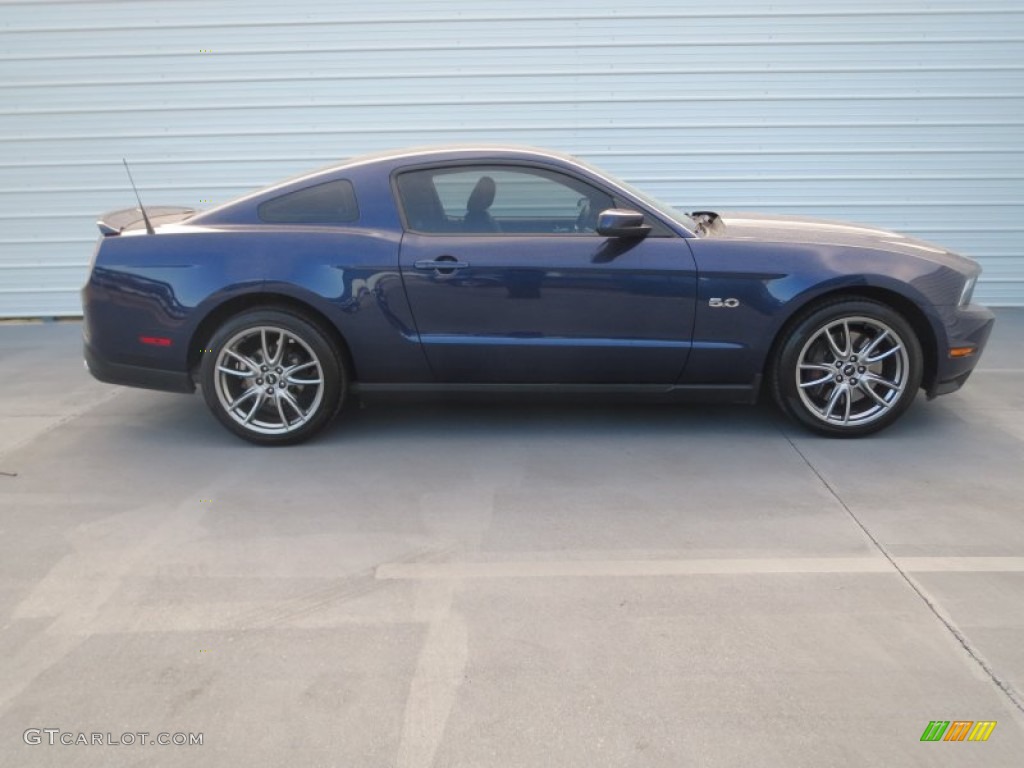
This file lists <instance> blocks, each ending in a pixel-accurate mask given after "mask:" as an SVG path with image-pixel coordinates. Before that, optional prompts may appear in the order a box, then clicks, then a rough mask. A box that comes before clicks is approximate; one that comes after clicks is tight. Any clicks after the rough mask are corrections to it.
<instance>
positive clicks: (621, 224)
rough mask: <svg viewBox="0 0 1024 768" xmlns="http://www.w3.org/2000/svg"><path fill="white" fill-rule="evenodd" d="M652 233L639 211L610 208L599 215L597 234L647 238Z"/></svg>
mask: <svg viewBox="0 0 1024 768" xmlns="http://www.w3.org/2000/svg"><path fill="white" fill-rule="evenodd" d="M650 231H651V228H650V226H647V225H645V224H644V215H643V214H642V213H639V212H637V211H627V210H624V209H622V208H608V209H607V210H604V211H601V212H600V213H599V214H598V215H597V234H599V235H604V236H605V237H646V236H647V234H648V233H649V232H650Z"/></svg>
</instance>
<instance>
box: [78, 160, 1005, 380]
mask: <svg viewBox="0 0 1024 768" xmlns="http://www.w3.org/2000/svg"><path fill="white" fill-rule="evenodd" d="M425 161H429V162H431V163H434V164H438V163H442V164H457V163H462V162H469V161H477V162H480V161H487V162H502V163H512V164H515V163H524V164H529V165H532V166H535V167H546V168H553V169H557V170H559V171H561V172H563V173H568V174H572V175H576V176H578V177H580V178H581V179H584V180H586V181H587V182H588V183H590V184H593V185H595V186H599V187H601V188H603V189H605V190H607V191H609V192H610V193H611V194H613V195H614V197H615V198H616V200H617V204H619V202H618V201H623V202H624V203H625V204H626V205H628V207H631V208H634V209H637V210H643V211H645V214H646V216H647V217H648V219H649V220H653V221H655V222H658V223H660V225H661V227H660V228H661V231H663V232H664V233H665V234H668V235H670V236H666V237H649V238H647V239H645V240H638V241H628V240H616V239H611V238H601V237H598V236H596V235H592V236H588V235H575V236H574V235H570V236H565V235H556V236H550V237H548V236H513V235H509V236H452V237H445V236H441V237H438V236H428V235H419V234H414V233H409V232H405V231H404V228H403V223H402V217H401V214H400V211H399V209H398V207H397V205H396V200H395V194H394V188H393V176H394V174H395V173H396V172H398V171H400V170H402V169H405V168H407V167H421V166H422V164H423V163H424V162H425ZM333 178H346V179H349V180H351V181H352V183H353V185H354V186H355V190H356V194H357V197H358V200H359V209H360V220H359V222H357V223H356V224H352V225H346V226H304V225H268V224H264V223H261V222H259V220H258V217H257V214H256V209H257V207H258V205H259V203H261V202H263V201H264V200H267V199H271V198H273V197H276V196H277V195H280V194H283V193H285V192H288V191H291V190H294V189H299V188H302V187H304V186H307V185H309V184H311V183H320V182H323V181H327V180H330V179H333ZM184 215H185V214H182V216H184ZM171 218H173V217H171ZM723 221H724V222H725V223H724V227H723V226H716V227H714V228H713V230H712V231H708V232H705V233H703V234H698V233H696V232H692V231H690V230H688V229H687V228H686V227H684V226H682V225H681V224H680V223H679V222H677V221H675V220H673V219H671V218H668V217H666V216H664V215H661V213H660V212H659V211H657V210H654V209H652V208H650V207H649V206H647V205H646V204H645V202H643V201H641V200H640V199H639V198H636V197H635V196H633V195H632V194H631V193H630V192H629V191H628V190H625V189H623V188H621V187H618V186H616V185H615V184H614V182H612V181H610V180H607V179H604V178H603V177H600V176H598V175H596V174H595V173H594V172H593V171H592V170H590V169H589V168H586V167H581V166H578V165H576V164H575V163H574V162H572V160H571V159H569V158H563V157H560V156H555V155H548V154H543V153H542V154H537V153H532V152H528V151H524V150H494V149H479V150H440V151H434V152H431V153H422V152H419V153H403V154H397V155H384V156H380V157H377V158H370V159H361V160H358V161H355V162H354V163H352V164H348V165H343V166H339V167H338V168H334V169H328V170H326V171H322V172H319V173H317V174H314V175H311V176H306V177H302V178H299V179H296V180H294V181H290V182H286V183H284V184H280V185H277V186H275V187H272V188H269V189H267V190H262V191H260V192H258V193H255V194H253V195H250V196H248V197H245V198H242V199H240V200H238V201H234V202H232V203H228V204H226V205H224V206H220V207H219V208H215V209H213V210H211V211H207V212H205V213H201V214H198V215H195V216H192V217H191V218H188V219H183V220H182V221H179V222H177V223H169V224H165V225H164V226H161V227H159V228H158V233H157V234H156V235H155V236H147V235H144V234H141V233H140V232H138V231H137V230H136V231H127V232H125V233H123V234H121V235H119V236H108V237H104V238H102V239H101V241H100V243H99V245H98V247H97V252H96V255H95V257H94V267H93V269H92V270H91V274H90V276H89V280H88V282H87V284H86V285H85V287H84V288H83V290H82V298H83V308H84V314H85V328H84V333H85V338H86V346H87V359H88V360H89V361H90V368H91V369H92V370H93V371H94V373H96V375H97V376H98V377H99V378H103V379H104V380H108V381H115V382H117V383H124V384H129V385H136V386H156V387H158V388H165V389H174V390H182V389H189V388H191V382H190V380H189V378H188V377H189V373H190V368H191V367H192V366H193V365H194V364H195V361H196V359H197V358H196V354H195V353H196V350H197V349H198V348H199V347H200V346H202V345H203V343H204V342H205V341H206V339H205V338H202V334H199V333H198V331H199V329H201V328H205V327H206V325H208V323H205V324H204V320H206V319H207V318H210V317H215V315H212V314H211V313H215V312H217V311H218V310H219V308H221V307H223V306H224V305H225V303H226V302H229V301H237V300H241V299H244V298H245V297H246V296H252V297H257V296H258V297H260V300H261V301H262V300H264V298H265V297H267V296H279V297H282V298H284V299H287V300H288V301H290V302H292V303H294V304H301V305H304V306H308V307H311V308H313V309H315V310H316V312H317V313H319V315H321V316H322V317H323V318H325V319H326V321H327V322H328V323H330V324H331V325H332V326H333V327H334V328H335V329H336V331H337V333H338V334H340V336H341V337H342V338H343V339H344V342H345V344H346V345H347V346H348V350H349V352H350V354H351V359H352V362H353V363H354V367H355V375H356V378H357V380H358V381H359V382H360V383H361V384H366V385H374V384H377V385H388V384H400V383H414V384H423V385H428V384H437V383H438V382H440V383H446V382H451V383H460V384H474V383H475V384H481V385H486V384H524V385H537V384H544V383H551V384H555V383H558V384H569V385H572V384H580V385H583V384H586V385H590V384H608V385H636V384H647V385H651V384H653V385H662V386H663V387H668V386H670V385H672V384H673V383H675V384H678V385H682V386H683V387H688V388H693V387H696V388H697V389H700V388H701V387H705V386H706V387H715V386H725V387H728V388H730V389H735V388H738V391H740V392H742V391H743V390H744V388H746V389H747V390H748V391H749V392H756V388H757V386H758V383H759V381H760V376H761V374H762V372H763V370H764V367H765V363H766V359H767V357H768V355H769V353H770V351H771V349H772V345H773V343H774V342H775V339H776V338H777V336H778V334H779V333H780V331H781V330H782V329H783V328H784V326H785V324H786V323H787V322H788V321H789V320H790V319H791V318H792V317H793V316H794V314H795V313H797V312H799V310H800V309H801V308H802V307H805V306H807V305H808V303H809V302H812V301H814V300H815V299H818V298H820V297H823V296H826V295H829V294H833V293H837V292H843V291H852V292H871V291H885V292H888V293H889V294H891V295H895V296H899V297H901V298H902V300H903V301H905V302H908V303H909V304H908V306H909V305H913V306H914V307H916V308H917V311H918V312H919V313H920V317H921V318H923V319H924V322H926V323H927V327H928V328H929V329H930V331H931V335H932V336H933V343H932V348H931V349H930V350H929V351H930V354H931V356H932V358H933V359H934V361H935V366H934V368H935V370H934V371H933V375H932V376H931V379H930V380H927V381H926V382H925V388H926V389H927V390H928V391H929V393H930V394H936V393H941V392H943V391H949V390H950V388H955V386H958V385H959V383H962V381H963V380H964V379H965V378H966V374H968V373H969V372H970V370H971V369H972V368H973V366H974V364H975V363H976V362H977V358H978V355H974V356H971V357H968V358H957V359H951V358H950V357H949V356H948V354H947V350H948V348H949V347H950V346H951V345H960V344H973V345H975V346H976V347H977V348H978V352H979V353H980V351H981V349H982V348H983V347H984V344H985V341H986V340H987V337H988V334H989V331H990V330H991V326H992V315H991V313H990V312H988V311H987V310H985V309H983V308H980V307H976V306H969V307H958V306H957V300H958V298H959V291H960V290H961V288H962V286H963V281H964V279H965V277H966V276H967V275H969V274H971V273H972V270H976V266H975V265H973V262H969V261H968V260H965V259H961V258H960V257H956V256H954V255H952V254H948V253H945V252H943V251H941V249H934V248H931V247H927V246H925V245H922V244H915V243H916V241H910V240H908V239H906V238H899V236H895V235H891V233H880V232H878V231H875V230H868V229H866V228H856V227H852V226H839V225H836V226H839V229H837V230H836V231H837V232H838V231H839V230H850V232H847V233H844V236H845V237H847V238H848V239H849V240H850V242H839V243H838V244H837V242H830V241H828V238H829V237H831V235H829V229H828V227H829V225H827V224H825V223H822V224H800V226H805V227H807V228H808V229H809V231H810V233H811V235H813V236H806V237H800V236H790V234H786V233H783V234H782V235H780V234H779V232H777V231H773V230H772V229H771V227H772V226H775V224H776V223H777V222H774V221H773V220H767V219H765V220H763V221H758V220H757V219H756V218H754V219H750V218H747V219H744V220H742V221H740V220H737V221H736V224H735V226H734V225H731V224H730V223H729V217H728V216H727V215H724V214H723ZM751 221H753V222H754V224H753V225H751V224H750V222H751ZM786 223H787V222H782V225H786ZM789 223H790V224H791V225H792V226H793V227H797V226H798V224H799V222H797V221H796V220H793V221H792V222H789ZM744 226H746V229H744ZM759 226H760V227H762V228H761V229H758V227H759ZM782 228H783V229H785V226H783V227H782ZM780 231H781V230H780ZM794 231H797V232H798V234H799V231H798V230H794ZM730 232H735V233H739V234H734V235H730V234H729V233H730ZM745 232H746V233H747V234H744V233H745ZM721 233H725V235H724V236H723V235H722V234H721ZM860 233H863V234H860ZM869 234H870V236H869ZM858 237H859V238H860V239H859V240H858ZM886 238H889V239H886ZM892 238H898V239H896V240H893V239H892ZM816 239H817V241H816ZM833 239H836V238H833ZM838 240H842V238H838ZM913 249H918V250H917V251H915V250H913ZM918 251H920V252H918ZM929 252H931V253H929ZM442 254H445V255H451V256H454V257H458V258H459V259H460V260H462V261H465V262H468V263H469V265H470V266H469V267H468V268H467V269H464V270H460V271H458V272H456V273H454V274H451V275H445V274H440V273H437V272H435V271H433V270H422V269H418V268H416V266H415V263H416V262H417V261H422V260H424V259H433V258H436V257H437V256H438V255H442ZM936 254H941V255H936ZM869 295H870V294H869ZM716 297H717V298H722V297H730V298H734V299H736V300H737V301H738V302H739V305H738V306H737V307H735V308H717V309H716V308H711V307H710V306H709V301H710V300H711V299H712V298H716ZM142 335H154V336H162V337H166V338H169V339H171V345H170V346H168V347H152V346H145V345H141V344H139V343H138V337H139V336H142ZM183 381H184V382H188V386H185V385H184V384H183V383H182V382H183ZM154 382H156V383H154ZM160 382H163V383H164V385H163V386H160Z"/></svg>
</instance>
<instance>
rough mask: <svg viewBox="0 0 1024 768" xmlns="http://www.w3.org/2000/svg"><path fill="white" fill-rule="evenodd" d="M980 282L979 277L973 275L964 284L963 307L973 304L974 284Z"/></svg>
mask: <svg viewBox="0 0 1024 768" xmlns="http://www.w3.org/2000/svg"><path fill="white" fill-rule="evenodd" d="M976 282H978V276H977V275H971V276H970V277H968V278H967V280H966V281H965V282H964V289H963V290H962V291H960V304H959V306H961V307H966V306H967V305H968V304H970V303H971V295H972V294H973V293H974V284H975V283H976Z"/></svg>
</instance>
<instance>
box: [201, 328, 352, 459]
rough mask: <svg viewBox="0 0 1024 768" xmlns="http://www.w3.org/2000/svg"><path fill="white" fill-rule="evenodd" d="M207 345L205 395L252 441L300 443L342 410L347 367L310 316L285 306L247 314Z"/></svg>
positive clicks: (220, 416) (212, 407) (218, 413)
mask: <svg viewBox="0 0 1024 768" xmlns="http://www.w3.org/2000/svg"><path fill="white" fill-rule="evenodd" d="M207 346H208V347H209V348H210V350H211V351H210V352H209V353H207V354H205V355H203V362H202V366H201V368H200V382H201V385H202V390H203V398H204V399H205V400H206V404H207V406H209V408H210V410H211V411H212V412H213V415H214V416H216V417H217V420H218V421H220V423H221V424H223V425H224V426H225V427H227V428H228V429H229V430H230V431H232V432H234V433H235V434H236V435H238V436H239V437H242V438H244V439H246V440H248V441H249V442H252V443H257V444H259V445H291V444H294V443H300V442H302V441H303V440H307V439H308V438H310V437H312V436H313V435H314V434H316V433H317V432H319V431H320V430H321V429H323V428H324V427H325V426H326V425H327V424H328V423H329V422H330V421H331V419H332V418H334V415H335V414H336V413H337V412H338V411H339V410H340V409H341V405H342V403H343V402H344V399H345V395H346V393H347V391H348V379H349V377H348V373H347V371H346V370H345V365H344V363H343V362H342V359H341V356H340V355H339V354H338V350H337V349H336V348H335V346H334V345H333V344H332V343H331V341H330V340H329V339H328V336H327V334H326V333H325V332H324V331H323V330H321V329H320V328H319V327H318V326H317V325H315V324H314V323H312V322H310V321H309V320H308V319H306V318H305V317H302V316H300V315H298V314H294V313H292V312H287V311H284V310H279V309H257V310H251V311H248V312H244V313H243V314H240V315H237V316H235V317H233V318H231V319H230V320H228V321H227V322H226V323H224V324H223V325H222V326H221V327H220V328H218V329H217V331H216V333H214V334H213V338H211V339H210V342H209V343H208V344H207ZM282 381H284V382H285V386H284V387H283V388H282V387H281V382H282Z"/></svg>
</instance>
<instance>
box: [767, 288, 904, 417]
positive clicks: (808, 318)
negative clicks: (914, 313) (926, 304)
mask: <svg viewBox="0 0 1024 768" xmlns="http://www.w3.org/2000/svg"><path fill="white" fill-rule="evenodd" d="M923 369H924V356H923V355H922V353H921V342H920V341H919V340H918V338H917V334H916V333H915V332H914V329H913V328H912V327H911V325H910V323H908V322H907V320H906V319H905V318H904V317H903V316H902V315H901V314H899V313H898V312H896V311H895V310H894V309H892V308H891V307H889V306H888V305H886V304H882V303H881V302H877V301H873V300H871V299H855V298H851V297H847V298H838V299H834V300H832V301H829V302H826V303H823V304H819V305H817V306H814V307H811V308H810V309H809V310H807V311H806V312H804V313H803V314H802V315H800V316H798V317H797V318H796V320H795V321H794V322H793V323H792V325H791V326H790V327H789V328H788V329H787V330H786V331H785V332H784V336H783V337H782V339H781V343H780V344H779V345H778V346H777V352H776V354H775V358H774V360H773V361H772V364H771V369H770V372H769V381H770V384H771V388H772V393H773V395H774V396H775V401H776V402H777V403H778V405H779V407H780V408H781V409H782V411H783V412H785V413H786V414H787V415H788V416H790V417H791V418H793V419H794V420H795V421H797V422H799V423H800V424H802V425H803V426H804V427H807V428H808V429H810V430H811V431H813V432H817V433H819V434H822V435H829V436H831V437H861V436H863V435H869V434H872V433H874V432H878V431H879V430H881V429H885V428H886V427H888V426H889V425H890V424H892V423H893V422H894V421H896V420H897V419H898V418H899V417H900V416H902V415H903V413H904V412H905V411H906V410H907V408H909V407H910V404H911V403H912V402H913V401H914V397H915V396H916V395H917V390H918V389H919V388H920V386H921V376H922V372H923Z"/></svg>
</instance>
